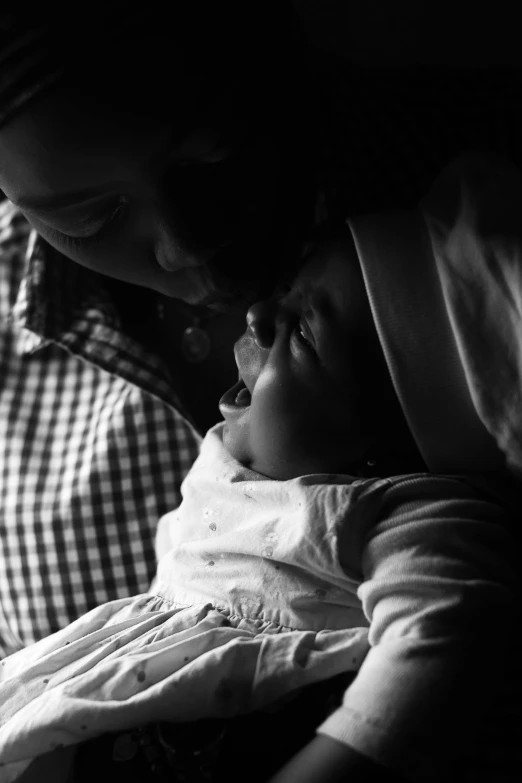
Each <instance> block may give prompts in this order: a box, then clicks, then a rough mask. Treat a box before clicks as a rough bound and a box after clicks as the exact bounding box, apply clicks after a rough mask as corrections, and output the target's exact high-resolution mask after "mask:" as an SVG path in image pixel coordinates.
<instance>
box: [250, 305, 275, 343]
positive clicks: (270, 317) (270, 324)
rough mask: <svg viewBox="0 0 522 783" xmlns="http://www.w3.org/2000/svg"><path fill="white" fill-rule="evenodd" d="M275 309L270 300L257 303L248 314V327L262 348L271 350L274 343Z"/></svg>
mask: <svg viewBox="0 0 522 783" xmlns="http://www.w3.org/2000/svg"><path fill="white" fill-rule="evenodd" d="M274 316H275V308H274V304H273V302H272V301H271V300H270V299H264V300H263V301H261V302H256V303H255V304H253V305H252V307H250V308H249V310H248V312H247V317H246V319H247V326H248V328H249V329H250V331H251V332H252V335H253V337H254V340H255V341H256V343H257V345H258V346H259V347H260V348H270V346H271V345H272V343H273V341H274V335H275V326H274Z"/></svg>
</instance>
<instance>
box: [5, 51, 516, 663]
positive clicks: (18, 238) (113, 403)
mask: <svg viewBox="0 0 522 783" xmlns="http://www.w3.org/2000/svg"><path fill="white" fill-rule="evenodd" d="M316 68H317V71H316V72H317V74H318V75H319V78H320V79H321V80H322V83H323V86H324V88H325V93H326V95H327V100H326V101H325V103H324V105H322V106H319V107H316V108H315V110H318V111H321V113H322V116H323V119H324V121H325V129H326V130H325V132H326V134H327V136H326V137H325V139H324V144H323V159H322V164H321V182H322V187H323V194H324V197H323V198H322V200H321V202H320V203H322V206H323V209H322V210H319V211H318V219H322V218H323V217H324V214H328V215H330V216H336V215H338V216H339V217H342V216H343V215H346V214H356V213H362V212H368V211H377V210H380V209H385V208H387V207H391V206H411V205H413V204H414V203H415V202H416V201H417V200H418V199H419V198H420V197H421V196H422V195H423V193H424V192H425V191H426V190H427V188H428V187H429V185H430V182H431V180H432V179H433V177H434V176H435V175H436V174H437V173H438V171H439V170H440V169H441V168H442V167H443V166H444V165H445V164H446V163H447V162H448V160H449V159H450V158H451V157H453V156H454V155H457V154H458V153H459V152H461V151H463V150H465V149H469V148H475V149H478V148H481V149H490V150H494V151H497V152H500V153H504V154H506V155H508V156H510V157H511V158H512V159H514V160H515V162H517V163H519V164H520V162H521V144H522V133H521V131H522V127H521V122H520V119H521V116H522V111H521V106H522V101H521V94H520V93H521V90H520V82H519V78H518V74H516V73H509V72H506V71H503V70H499V71H469V72H468V71H450V70H448V71H445V70H440V69H435V70H434V69H429V68H421V69H402V68H400V69H389V70H382V69H379V70H365V69H361V68H357V67H353V66H350V65H349V64H348V63H345V62H342V61H340V60H337V59H336V58H327V57H322V58H321V59H318V61H317V64H316ZM0 357H1V358H0V361H1V365H0V366H1V375H0V655H1V654H2V652H3V654H8V653H10V652H12V651H14V650H16V649H18V648H20V647H22V646H24V645H27V644H29V643H30V642H32V641H34V640H36V639H39V638H41V637H43V636H46V635H47V634H49V633H51V632H53V631H55V630H57V629H59V628H60V627H62V626H64V625H66V624H67V623H69V622H71V621H72V620H74V619H75V618H76V617H78V616H79V615H80V614H82V613H84V612H85V611H87V610H89V609H90V608H92V607H93V606H95V605H97V604H99V603H100V602H104V601H107V600H110V599H113V598H116V597H123V596H127V595H130V594H135V593H139V592H142V591H145V590H146V589H147V587H148V585H149V581H150V579H151V577H152V575H153V572H154V568H155V560H154V535H155V530H156V525H157V521H158V518H159V517H160V516H161V515H162V514H163V513H164V512H166V511H168V510H170V509H172V508H174V507H175V506H176V505H177V504H178V503H179V500H180V483H181V481H182V480H183V478H184V476H185V474H186V473H187V471H188V469H189V467H190V465H191V463H192V462H193V460H194V459H195V457H196V455H197V453H198V448H199V443H200V438H199V435H198V433H197V432H196V431H195V429H194V428H193V426H192V425H191V424H190V422H189V421H188V419H187V417H186V416H184V414H183V411H182V409H181V406H180V405H179V401H178V400H177V398H176V395H175V393H174V391H173V389H172V380H171V378H170V376H169V374H168V371H167V370H166V368H165V367H164V365H163V363H162V361H161V359H160V358H159V356H155V355H154V352H153V351H151V350H150V347H149V348H146V347H145V346H144V345H143V344H141V343H140V341H139V340H138V339H136V338H133V337H131V336H130V335H129V334H128V333H126V332H125V330H124V328H123V327H122V323H121V320H120V318H119V313H118V309H117V307H116V306H115V304H114V300H113V299H112V298H111V294H110V290H109V288H107V285H106V282H105V281H104V278H103V277H102V276H100V275H97V274H95V273H94V272H91V271H89V270H87V269H84V268H82V267H80V266H78V265H76V264H73V263H72V262H70V261H69V260H67V259H65V258H64V257H63V256H61V255H60V254H59V253H57V252H56V251H54V250H53V249H52V248H50V247H49V246H48V245H47V244H46V243H45V242H43V241H42V240H41V239H40V238H38V237H37V235H36V234H35V232H31V231H30V229H29V227H28V225H27V223H26V222H25V220H24V218H23V217H22V216H21V214H20V213H19V212H18V211H17V210H16V209H15V208H14V207H13V206H12V205H11V204H9V203H8V202H3V203H2V204H0Z"/></svg>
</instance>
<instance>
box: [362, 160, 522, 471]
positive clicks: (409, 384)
mask: <svg viewBox="0 0 522 783" xmlns="http://www.w3.org/2000/svg"><path fill="white" fill-rule="evenodd" d="M347 222H348V225H349V227H350V229H351V232H352V235H353V237H354V240H355V245H356V248H357V252H358V255H359V260H360V263H361V267H362V272H363V276H364V280H365V285H366V290H367V293H368V297H369V301H370V306H371V309H372V313H373V318H374V321H375V325H376V328H377V332H378V335H379V339H380V342H381V346H382V349H383V352H384V355H385V358H386V362H387V364H388V368H389V371H390V374H391V377H392V381H393V384H394V387H395V391H396V393H397V396H398V398H399V401H400V403H401V406H402V409H403V411H404V414H405V416H406V419H407V422H408V425H409V427H410V430H411V432H412V434H413V436H414V438H415V440H416V443H417V445H418V448H419V450H420V452H421V454H422V456H423V457H424V460H425V462H426V464H427V465H428V468H429V469H430V470H431V471H433V472H439V473H467V472H473V471H480V472H489V471H501V472H505V471H506V470H508V471H509V472H511V474H512V475H515V476H516V477H518V478H520V477H522V176H521V174H520V172H519V171H518V169H516V168H515V167H514V166H513V165H512V164H511V163H509V162H508V161H507V160H504V159H501V158H497V157H496V156H489V155H488V156H482V155H480V154H470V155H466V156H464V157H462V158H459V159H458V160H457V161H455V162H453V163H452V164H450V165H449V166H448V167H447V168H446V169H445V170H444V171H443V172H442V174H441V175H440V176H439V177H438V178H437V180H436V181H435V183H434V185H433V187H432V189H431V191H430V192H429V194H428V195H427V196H426V197H425V198H424V199H423V200H422V201H421V203H420V205H419V207H418V209H416V210H411V211H405V210H400V211H394V212H389V213H385V214H381V215H369V216H361V217H356V218H353V219H350V220H348V221H347Z"/></svg>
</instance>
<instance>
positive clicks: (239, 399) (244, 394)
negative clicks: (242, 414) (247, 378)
mask: <svg viewBox="0 0 522 783" xmlns="http://www.w3.org/2000/svg"><path fill="white" fill-rule="evenodd" d="M237 385H239V387H240V388H239V391H238V393H237V394H236V399H235V400H234V405H236V407H238V408H246V407H247V405H250V403H251V401H252V395H251V394H250V392H249V391H248V389H247V387H246V386H245V383H244V381H239V382H238V384H236V386H237ZM234 388H235V387H234Z"/></svg>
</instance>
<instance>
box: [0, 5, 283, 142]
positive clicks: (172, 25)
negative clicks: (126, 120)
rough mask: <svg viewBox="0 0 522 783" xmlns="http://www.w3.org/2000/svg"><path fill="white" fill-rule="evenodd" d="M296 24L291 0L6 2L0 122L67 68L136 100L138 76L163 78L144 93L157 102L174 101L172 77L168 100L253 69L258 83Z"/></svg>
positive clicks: (0, 36) (0, 28)
mask: <svg viewBox="0 0 522 783" xmlns="http://www.w3.org/2000/svg"><path fill="white" fill-rule="evenodd" d="M295 25H296V19H295V12H294V9H293V7H292V5H291V3H290V2H282V0H265V3H263V4H262V6H257V5H256V4H254V5H251V4H249V3H244V2H243V0H227V3H216V2H215V0H190V2H184V3H171V4H167V5H166V4H165V3H164V2H162V0H148V2H146V3H141V4H136V3H134V4H133V3H129V2H127V1H126V0H91V2H89V3H88V5H87V6H86V7H85V8H83V9H82V10H81V11H79V9H78V8H77V7H76V6H75V5H74V4H71V3H70V2H65V0H49V2H46V3H41V4H40V5H39V6H34V7H33V6H31V9H30V10H28V8H27V7H26V6H24V4H23V3H18V4H11V8H10V9H9V10H8V11H7V10H6V11H0V127H1V126H2V125H3V124H5V123H6V122H7V121H8V120H9V119H10V118H11V117H12V116H13V115H14V114H15V113H16V112H18V111H20V109H22V108H23V107H24V106H25V105H27V103H28V102H29V101H31V100H32V99H34V98H36V97H38V96H39V95H40V94H41V93H42V92H43V91H44V90H46V89H47V88H49V87H52V86H53V85H55V84H56V83H57V82H58V81H59V80H60V79H61V78H63V77H64V76H65V75H67V74H69V73H70V72H72V73H73V74H74V75H73V77H72V83H73V84H74V85H75V86H76V85H77V74H78V73H79V72H81V73H82V79H83V82H82V85H83V87H84V88H85V86H86V85H89V83H90V84H91V86H92V89H93V90H95V91H96V90H97V89H98V88H102V87H103V85H104V84H105V87H106V89H107V91H108V92H109V95H112V97H113V98H114V99H116V98H117V97H118V94H119V93H120V92H123V91H125V89H127V91H128V93H129V94H130V95H131V96H132V95H134V96H135V95H136V93H137V90H136V86H137V85H138V83H140V82H141V83H142V86H143V88H144V90H145V91H146V92H152V91H153V87H154V82H155V77H157V78H158V80H159V81H161V78H162V77H163V79H164V81H163V82H162V88H161V91H160V94H159V96H157V95H154V98H153V101H154V102H155V105H158V108H161V104H164V103H167V104H169V105H171V104H172V103H173V102H174V101H173V96H172V95H170V94H168V93H169V87H170V88H171V87H172V83H173V81H174V79H175V84H176V96H175V99H176V101H179V95H178V92H179V90H180V89H181V88H182V87H183V85H184V84H186V85H187V92H188V94H190V95H192V94H193V93H194V92H196V93H199V92H201V91H202V90H208V91H210V92H213V91H215V90H216V88H217V87H219V89H220V90H221V91H222V90H223V85H224V84H225V85H226V84H227V82H228V80H229V79H234V78H240V77H241V76H242V75H243V74H245V75H248V76H249V77H250V78H252V77H253V75H254V70H255V69H257V70H258V72H259V76H260V78H263V75H264V78H265V79H266V78H267V74H268V72H269V71H270V67H268V65H269V63H270V62H273V63H274V67H273V68H272V71H273V73H277V70H278V67H277V62H278V58H280V57H286V54H285V53H286V52H288V51H290V50H291V47H290V46H289V44H290V36H291V35H292V34H294V33H295ZM267 40H269V43H270V46H269V47H268V48H267ZM107 66H108V67H107ZM96 71H97V75H95V74H96ZM100 74H101V76H102V78H101V79H99V76H100ZM267 80H268V79H267ZM268 81H269V80H268ZM165 84H166V85H167V86H166V87H165ZM245 95H246V94H245ZM193 97H194V96H193ZM196 97H197V96H196ZM138 100H139V101H141V100H142V96H141V95H140V97H139V99H138Z"/></svg>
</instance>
